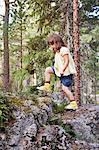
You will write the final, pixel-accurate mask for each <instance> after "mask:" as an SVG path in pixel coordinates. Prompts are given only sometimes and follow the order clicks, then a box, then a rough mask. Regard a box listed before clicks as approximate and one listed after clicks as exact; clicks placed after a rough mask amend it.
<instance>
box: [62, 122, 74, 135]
mask: <svg viewBox="0 0 99 150" xmlns="http://www.w3.org/2000/svg"><path fill="white" fill-rule="evenodd" d="M61 126H62V127H63V129H64V130H65V132H66V133H68V134H69V135H70V136H72V137H74V138H75V137H76V134H75V132H74V129H73V127H72V126H71V125H70V124H64V123H62V124H61Z"/></svg>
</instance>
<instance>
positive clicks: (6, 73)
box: [3, 0, 9, 91]
mask: <svg viewBox="0 0 99 150" xmlns="http://www.w3.org/2000/svg"><path fill="white" fill-rule="evenodd" d="M4 2H5V16H4V26H3V39H4V90H5V91H8V90H9V40H8V25H9V0H4Z"/></svg>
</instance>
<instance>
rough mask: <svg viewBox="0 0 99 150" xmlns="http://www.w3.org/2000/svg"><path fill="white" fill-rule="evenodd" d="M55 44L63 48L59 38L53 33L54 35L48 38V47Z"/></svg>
mask: <svg viewBox="0 0 99 150" xmlns="http://www.w3.org/2000/svg"><path fill="white" fill-rule="evenodd" d="M56 42H59V43H60V44H61V46H65V44H64V42H63V40H62V38H61V36H60V35H58V34H55V33H54V34H52V35H50V36H49V38H48V45H52V44H54V43H56Z"/></svg>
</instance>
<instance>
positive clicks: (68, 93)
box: [62, 85, 78, 110]
mask: <svg viewBox="0 0 99 150" xmlns="http://www.w3.org/2000/svg"><path fill="white" fill-rule="evenodd" d="M62 90H63V91H64V93H65V94H66V96H67V97H68V99H69V100H70V104H69V105H67V106H66V107H65V109H66V110H76V109H78V105H77V102H76V101H75V100H74V96H73V94H72V92H71V91H70V90H69V88H68V87H66V86H64V85H62Z"/></svg>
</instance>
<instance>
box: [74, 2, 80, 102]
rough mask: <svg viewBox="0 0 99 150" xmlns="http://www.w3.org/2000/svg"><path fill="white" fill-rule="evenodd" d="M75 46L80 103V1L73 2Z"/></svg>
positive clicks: (76, 92) (77, 95) (77, 89)
mask: <svg viewBox="0 0 99 150" xmlns="http://www.w3.org/2000/svg"><path fill="white" fill-rule="evenodd" d="M73 44H74V61H75V65H76V70H77V74H76V75H75V78H74V79H75V80H74V91H75V99H76V101H77V102H78V103H80V53H79V19H78V0H73Z"/></svg>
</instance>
